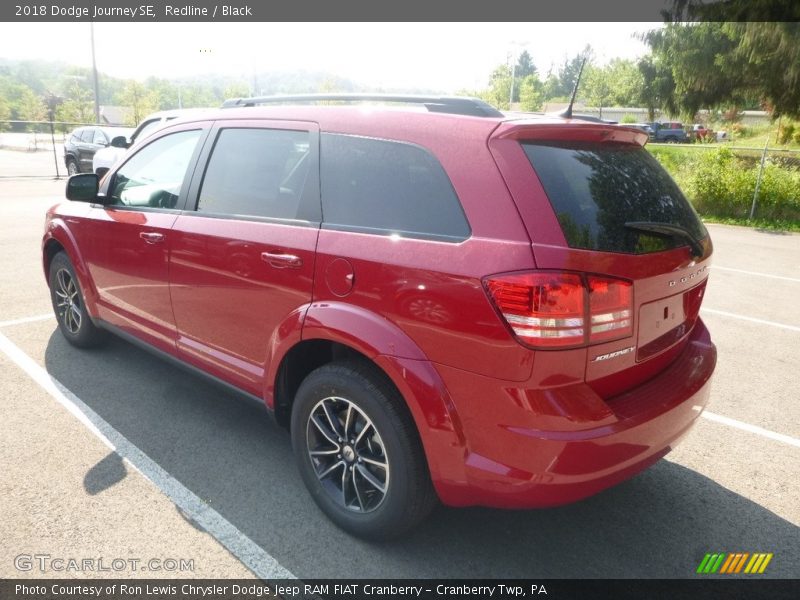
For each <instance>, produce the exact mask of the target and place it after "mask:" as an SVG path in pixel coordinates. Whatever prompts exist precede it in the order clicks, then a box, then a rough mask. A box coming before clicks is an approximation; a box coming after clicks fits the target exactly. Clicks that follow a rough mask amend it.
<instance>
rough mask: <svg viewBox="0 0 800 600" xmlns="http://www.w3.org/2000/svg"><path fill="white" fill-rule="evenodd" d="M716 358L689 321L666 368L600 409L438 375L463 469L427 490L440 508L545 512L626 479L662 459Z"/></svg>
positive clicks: (581, 391)
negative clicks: (459, 433) (449, 403)
mask: <svg viewBox="0 0 800 600" xmlns="http://www.w3.org/2000/svg"><path fill="white" fill-rule="evenodd" d="M716 355H717V353H716V348H715V347H714V344H713V343H712V342H711V339H710V336H709V334H708V330H707V329H706V328H705V325H704V324H703V322H702V320H698V322H697V323H696V325H695V327H694V329H693V331H692V334H691V336H690V339H689V340H688V342H687V344H686V346H685V348H684V349H683V351H682V352H681V354H680V355H679V356H678V357H677V358H676V359H675V361H674V362H673V363H672V364H671V365H670V366H669V367H668V368H666V369H665V370H664V371H662V372H661V373H660V374H659V375H658V376H656V377H655V378H653V379H651V380H649V381H647V382H646V383H644V384H642V385H640V386H638V387H636V388H634V389H632V390H630V391H628V392H625V393H624V394H620V395H619V396H616V397H614V398H610V399H607V400H605V401H604V400H602V399H601V398H599V397H598V396H597V395H596V394H595V393H594V392H593V391H592V390H591V389H590V388H589V387H588V386H586V385H585V384H580V385H571V386H565V387H563V388H556V389H551V390H534V389H523V388H517V387H509V385H510V384H509V382H501V381H498V380H491V379H489V378H485V377H480V376H477V375H470V374H468V373H465V372H464V371H458V370H456V369H450V368H447V367H438V366H437V370H439V372H440V374H441V375H442V377H443V379H444V382H445V385H446V387H447V388H448V390H449V391H450V394H451V396H452V398H453V402H454V405H455V408H456V410H457V412H458V415H459V419H460V421H461V423H462V426H463V433H464V437H465V438H466V450H465V459H464V470H463V471H462V472H461V473H459V474H455V473H454V474H453V477H452V478H450V477H445V478H444V480H440V481H437V482H436V488H437V491H438V492H439V495H440V497H441V499H442V501H443V502H444V503H446V504H450V505H454V506H467V505H473V504H480V505H485V506H495V507H509V508H525V507H544V506H554V505H559V504H566V503H569V502H574V501H576V500H580V499H582V498H585V497H587V496H590V495H592V494H595V493H597V492H599V491H601V490H603V489H605V488H608V487H610V486H612V485H614V484H616V483H619V482H621V481H623V480H625V479H628V478H629V477H632V476H633V475H635V474H636V473H638V472H640V471H642V470H643V469H645V468H647V467H648V466H650V465H651V464H653V463H654V462H656V461H658V460H659V459H660V458H661V457H663V456H664V455H665V454H667V453H668V452H669V451H670V450H671V449H672V448H673V447H674V446H675V445H676V444H677V443H678V442H679V441H680V440H681V438H682V437H683V436H685V435H686V433H687V432H688V431H689V429H690V428H691V426H692V425H693V424H694V422H695V421H696V419H697V418H698V417H699V416H700V413H701V412H702V410H703V408H704V407H705V405H706V403H707V402H708V395H709V388H710V380H711V375H712V373H713V371H714V366H715V364H716ZM517 385H518V384H517Z"/></svg>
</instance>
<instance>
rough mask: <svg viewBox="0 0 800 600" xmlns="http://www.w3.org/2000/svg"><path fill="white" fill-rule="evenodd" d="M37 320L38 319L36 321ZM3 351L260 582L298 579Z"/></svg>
mask: <svg viewBox="0 0 800 600" xmlns="http://www.w3.org/2000/svg"><path fill="white" fill-rule="evenodd" d="M33 320H38V319H33ZM0 351H2V352H3V353H4V354H5V355H6V356H8V358H10V359H11V360H12V361H13V362H14V363H15V364H16V365H17V366H18V367H19V368H20V369H22V370H23V371H25V373H27V374H28V376H29V377H30V378H31V379H33V381H35V382H36V383H37V384H39V386H40V387H41V388H42V389H43V390H44V391H46V392H47V393H48V394H50V396H52V397H53V398H54V399H55V400H56V402H58V403H59V404H61V405H62V406H63V407H64V408H66V409H67V411H68V412H69V413H70V414H72V415H73V416H74V417H75V418H77V419H78V421H80V422H81V423H82V424H83V425H84V426H85V427H86V428H87V429H89V431H91V432H92V433H93V434H94V435H95V436H97V437H98V438H99V439H100V440H101V441H102V442H103V443H104V444H105V445H106V446H108V447H109V448H110V449H111V450H114V451H116V453H117V454H119V455H120V456H121V457H122V458H124V459H126V460H127V461H128V462H129V463H130V464H131V465H132V466H133V467H134V468H136V469H137V470H138V471H139V472H140V473H142V475H144V476H145V477H146V478H147V479H149V480H150V481H152V482H153V483H154V484H155V486H156V487H157V488H158V489H159V490H161V491H162V492H163V493H164V494H166V496H167V497H168V498H169V499H170V500H172V502H174V503H175V505H176V506H178V507H179V508H180V509H181V510H182V511H183V512H184V513H186V515H187V516H188V517H190V518H191V519H192V521H194V522H196V523H197V524H198V525H199V526H200V527H202V528H203V529H204V530H206V531H207V532H208V533H209V534H210V535H211V536H213V537H214V539H216V540H217V541H218V542H219V543H220V544H222V545H223V546H224V547H225V548H227V550H228V551H229V552H230V553H231V554H233V555H234V556H235V557H236V558H238V559H239V560H240V561H241V562H242V563H243V564H244V565H245V566H246V567H247V568H248V569H250V570H251V571H252V572H253V573H255V575H256V576H257V577H259V578H261V579H296V577H295V575H293V574H292V573H291V572H290V571H288V570H287V569H285V568H284V567H283V566H281V565H280V564H279V563H278V561H277V560H275V559H274V558H273V557H272V556H271V555H270V554H268V553H267V552H266V551H265V550H264V549H263V548H261V546H259V545H258V544H256V543H255V542H254V541H252V540H251V539H250V538H248V537H247V536H246V535H245V534H244V533H242V532H241V531H239V529H237V528H236V526H235V525H233V524H232V523H231V522H230V521H228V520H227V519H226V518H225V517H223V516H222V515H221V514H219V513H218V512H217V511H216V510H214V509H213V508H211V507H210V506H208V504H206V503H205V502H204V501H203V500H201V499H200V498H199V497H198V496H196V495H195V494H194V493H193V492H192V491H190V490H189V489H188V488H187V487H186V486H184V485H183V484H182V483H181V482H180V481H178V480H177V479H175V478H174V477H172V475H170V474H169V473H167V472H166V471H165V470H164V469H162V468H161V467H160V466H159V465H158V464H157V463H156V462H154V461H153V460H152V459H151V458H150V457H149V456H147V455H146V454H145V453H144V452H142V451H141V450H140V449H139V448H137V447H136V446H135V445H134V444H132V443H131V442H130V441H128V439H127V438H126V437H125V436H124V435H122V434H121V433H120V432H119V431H117V430H116V429H114V428H113V427H112V426H111V425H110V424H109V423H108V422H107V421H105V420H104V419H103V418H102V417H101V416H100V415H98V414H97V413H96V412H94V411H93V410H92V409H91V408H90V407H89V406H87V405H86V404H85V403H84V402H83V401H82V400H81V399H80V398H78V397H77V396H76V395H75V394H73V393H72V392H70V391H69V390H68V389H67V388H65V387H64V386H63V385H62V384H61V383H60V382H59V381H58V380H56V379H54V378H53V377H51V376H50V374H49V373H48V372H47V371H46V370H45V369H43V368H42V367H40V366H39V365H38V364H37V363H36V361H34V360H33V359H32V358H31V357H30V356H28V355H27V354H25V352H23V351H22V350H21V349H20V348H19V347H18V346H17V345H15V344H14V343H13V342H12V341H11V340H9V339H8V338H7V337H6V336H4V335H3V334H2V333H0Z"/></svg>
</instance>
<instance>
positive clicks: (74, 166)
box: [67, 158, 81, 177]
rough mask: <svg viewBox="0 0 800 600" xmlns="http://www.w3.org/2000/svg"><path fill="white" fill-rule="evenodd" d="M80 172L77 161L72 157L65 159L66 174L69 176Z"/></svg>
mask: <svg viewBox="0 0 800 600" xmlns="http://www.w3.org/2000/svg"><path fill="white" fill-rule="evenodd" d="M80 172H81V171H80V169H78V163H76V162H75V160H74V159H72V158H70V159H69V160H67V174H68V175H69V176H70V177H72V176H73V175H77V174H78V173H80Z"/></svg>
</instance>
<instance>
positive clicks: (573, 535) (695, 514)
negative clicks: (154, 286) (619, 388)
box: [45, 331, 800, 578]
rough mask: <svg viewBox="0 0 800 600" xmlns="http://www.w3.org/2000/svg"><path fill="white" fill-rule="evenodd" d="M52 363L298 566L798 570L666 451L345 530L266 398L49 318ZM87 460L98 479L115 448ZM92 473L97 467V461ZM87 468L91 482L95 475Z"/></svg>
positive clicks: (544, 573)
mask: <svg viewBox="0 0 800 600" xmlns="http://www.w3.org/2000/svg"><path fill="white" fill-rule="evenodd" d="M45 363H46V367H47V370H48V372H49V373H50V374H51V375H52V376H53V377H55V378H56V379H57V380H58V381H60V382H61V383H62V384H63V385H64V386H66V387H67V388H68V389H69V390H70V391H72V392H73V393H74V394H75V395H77V396H78V397H79V398H80V399H81V400H82V401H83V402H84V403H86V405H88V406H89V407H90V408H91V409H92V410H94V411H95V412H96V413H97V414H98V415H99V416H101V417H102V418H103V419H105V420H106V421H107V422H108V423H109V424H110V425H111V426H112V427H114V428H115V429H116V430H117V431H119V432H120V433H121V434H122V435H124V436H125V437H126V438H127V439H128V440H129V441H130V442H131V443H133V444H134V445H136V446H137V447H138V448H139V449H140V450H142V451H143V452H144V453H145V454H147V455H148V456H149V457H150V458H151V459H152V460H153V461H155V462H156V463H158V464H159V465H160V466H161V467H162V468H164V469H165V470H166V471H167V472H168V473H169V474H171V475H172V476H173V477H175V478H176V479H177V480H178V481H180V482H181V483H182V484H183V485H185V486H186V487H187V488H188V489H190V490H191V491H192V492H194V493H195V494H196V495H197V496H199V497H200V498H203V499H204V501H206V502H207V503H208V504H209V505H210V506H211V507H213V508H214V509H215V510H216V511H217V512H219V513H220V514H221V515H222V516H224V517H225V518H226V519H228V520H229V521H230V522H231V523H233V524H234V525H235V526H236V527H237V528H239V530H241V531H242V533H244V534H245V535H247V536H248V537H249V538H250V539H251V540H253V541H254V542H256V543H257V544H259V545H260V546H262V547H263V548H264V549H265V550H266V551H267V552H269V553H270V554H271V555H272V556H274V557H275V559H276V560H277V561H278V562H280V563H281V564H282V565H283V566H284V567H285V568H287V569H288V570H290V571H291V572H293V573H294V574H296V575H297V576H298V577H301V578H334V577H345V578H409V577H439V578H441V577H448V578H483V577H502V578H521V577H537V578H538V577H541V578H562V577H581V578H592V577H689V576H692V575H693V574H694V572H695V569H696V568H697V565H698V564H699V563H700V561H701V560H702V558H703V556H704V554H705V553H706V552H737V551H738V552H773V553H774V554H775V559H774V560H773V561H772V563H771V564H770V567H769V575H770V576H772V577H797V575H798V571H797V565H798V564H800V560H799V559H800V536H799V535H798V527H797V526H795V525H794V524H792V523H791V522H789V521H786V520H785V519H783V518H781V517H779V516H777V515H776V514H774V513H772V512H771V511H769V510H767V509H765V508H763V507H762V506H760V505H758V504H757V503H754V502H752V501H750V500H748V499H747V498H745V497H743V496H741V495H739V494H736V493H734V492H732V491H730V490H728V489H726V488H724V487H722V486H720V485H719V484H717V483H716V482H714V481H713V480H711V479H709V478H707V477H705V476H703V475H700V474H698V473H697V472H695V471H693V470H691V469H687V468H685V467H683V466H680V465H678V464H675V463H671V462H669V461H667V460H662V461H660V462H659V463H657V464H656V465H655V466H653V467H652V468H650V469H649V470H647V471H646V472H644V473H642V474H641V475H639V476H637V477H636V478H634V479H632V480H630V481H628V482H626V483H624V484H622V485H619V486H617V487H615V488H612V489H610V490H608V491H606V492H603V493H601V494H599V495H597V496H594V497H593V498H589V499H587V500H584V501H582V502H579V503H577V504H572V505H569V506H564V507H559V508H552V509H545V510H528V511H503V510H491V509H484V508H468V509H452V508H445V507H440V508H438V509H437V510H436V511H435V512H434V514H433V515H431V517H430V518H429V519H428V520H427V521H425V523H423V525H422V526H421V527H420V528H418V529H417V530H416V531H414V532H413V533H412V534H410V535H409V536H407V537H405V538H402V539H399V540H395V541H391V542H384V543H369V542H364V541H361V540H358V539H355V538H353V537H350V536H349V535H347V534H345V533H343V532H342V531H340V530H339V529H337V528H336V527H335V526H334V525H332V524H331V523H330V521H328V520H327V519H326V518H325V516H324V515H323V514H322V513H321V512H320V511H319V510H318V509H317V508H316V506H315V505H314V503H313V501H312V500H311V498H310V496H309V495H308V493H307V492H306V490H305V488H304V487H303V484H302V482H301V480H300V477H299V475H298V473H297V470H296V468H295V464H294V458H293V455H292V451H291V445H290V442H289V436H288V434H287V432H286V431H285V430H284V429H282V428H281V427H279V426H278V425H277V424H275V423H274V421H273V420H272V419H271V418H270V417H269V416H268V414H267V412H266V410H265V409H263V408H262V407H260V406H257V405H255V404H254V403H252V402H248V401H245V400H242V399H240V398H238V397H237V396H234V395H232V394H230V393H229V392H226V391H224V390H222V389H220V388H219V387H217V386H215V385H212V384H210V383H208V382H206V381H205V380H203V379H200V378H199V377H197V376H195V375H192V374H190V373H187V372H184V371H182V370H180V369H178V368H176V367H174V366H172V365H169V364H167V363H165V362H164V361H162V360H160V359H158V358H156V357H154V356H151V355H150V354H148V353H146V352H144V351H142V350H140V349H139V348H137V347H135V346H133V345H131V344H128V343H127V342H123V341H121V340H119V339H116V338H113V339H112V340H110V342H109V343H108V345H107V346H106V347H105V348H104V349H103V350H102V351H79V350H76V349H74V348H72V347H69V346H68V344H67V343H66V341H65V340H64V339H63V338H62V337H61V335H60V334H59V333H58V332H57V331H55V332H54V333H53V335H52V336H51V337H50V339H49V341H48V345H47V349H46V354H45ZM107 462H108V464H106V465H103V466H104V469H102V470H101V469H96V471H97V472H96V473H93V474H92V473H87V482H89V483H87V489H91V493H102V489H104V485H109V484H112V483H113V482H114V480H115V479H116V478H118V477H120V475H121V472H120V465H119V464H117V461H116V460H115V459H113V457H111V458H109V459H108V461H107ZM98 474H101V475H102V477H97V476H96V475H98ZM92 482H94V483H92Z"/></svg>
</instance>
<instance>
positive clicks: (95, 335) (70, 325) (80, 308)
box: [49, 252, 106, 348]
mask: <svg viewBox="0 0 800 600" xmlns="http://www.w3.org/2000/svg"><path fill="white" fill-rule="evenodd" d="M49 281H50V299H51V300H52V302H53V311H54V312H55V314H56V319H57V320H58V328H59V329H60V330H61V333H62V334H63V335H64V337H65V338H67V341H68V342H69V343H70V344H72V345H74V346H78V347H80V348H90V347H92V346H97V345H98V344H100V343H102V342H103V341H104V340H105V339H106V332H105V331H103V330H102V329H100V328H98V327H97V326H96V325H95V324H94V323H92V320H91V318H90V317H89V314H88V312H87V311H86V303H85V302H84V299H83V293H82V292H81V287H80V284H79V283H78V278H77V276H76V275H75V269H74V267H73V266H72V263H71V262H70V260H69V258H68V257H67V255H66V254H65V253H64V252H59V253H58V254H56V255H55V256H54V257H53V260H52V261H50V278H49Z"/></svg>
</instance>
